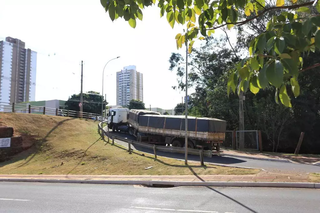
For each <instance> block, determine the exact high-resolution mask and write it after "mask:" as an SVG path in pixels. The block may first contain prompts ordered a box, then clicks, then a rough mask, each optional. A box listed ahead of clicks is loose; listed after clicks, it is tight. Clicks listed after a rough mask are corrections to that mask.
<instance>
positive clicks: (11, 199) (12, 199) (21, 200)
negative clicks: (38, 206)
mask: <svg viewBox="0 0 320 213" xmlns="http://www.w3.org/2000/svg"><path fill="white" fill-rule="evenodd" d="M0 201H19V202H29V201H30V200H27V199H14V198H1V197H0Z"/></svg>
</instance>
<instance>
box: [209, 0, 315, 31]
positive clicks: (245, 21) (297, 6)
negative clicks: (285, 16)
mask: <svg viewBox="0 0 320 213" xmlns="http://www.w3.org/2000/svg"><path fill="white" fill-rule="evenodd" d="M313 3H314V1H310V2H306V3H302V4H297V5H290V6H281V7H269V8H266V9H264V10H263V11H262V12H261V13H260V14H258V15H256V16H254V17H252V18H249V19H246V20H243V21H239V22H234V23H225V24H222V25H219V26H216V27H213V28H209V29H207V30H216V29H219V28H221V27H224V26H226V25H228V24H233V25H237V26H241V25H244V24H246V23H248V22H250V21H252V20H254V19H256V18H258V17H260V16H262V15H263V14H265V13H266V12H268V11H270V10H278V9H280V10H282V9H295V8H299V7H303V6H309V5H312V4H313Z"/></svg>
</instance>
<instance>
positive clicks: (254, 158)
mask: <svg viewBox="0 0 320 213" xmlns="http://www.w3.org/2000/svg"><path fill="white" fill-rule="evenodd" d="M221 156H226V157H236V158H247V159H252V160H264V161H275V162H284V163H297V162H293V161H291V160H288V159H273V158H256V157H248V156H243V155H232V154H221Z"/></svg>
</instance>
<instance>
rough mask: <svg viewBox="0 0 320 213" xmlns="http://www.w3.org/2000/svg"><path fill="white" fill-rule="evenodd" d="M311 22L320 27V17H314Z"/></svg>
mask: <svg viewBox="0 0 320 213" xmlns="http://www.w3.org/2000/svg"><path fill="white" fill-rule="evenodd" d="M311 22H312V23H313V24H314V25H316V26H317V27H320V16H316V17H312V18H311Z"/></svg>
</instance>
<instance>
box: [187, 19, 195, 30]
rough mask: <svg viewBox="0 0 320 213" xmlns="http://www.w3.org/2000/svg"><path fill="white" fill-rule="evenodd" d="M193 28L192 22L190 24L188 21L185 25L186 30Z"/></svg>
mask: <svg viewBox="0 0 320 213" xmlns="http://www.w3.org/2000/svg"><path fill="white" fill-rule="evenodd" d="M194 26H195V25H194V24H193V23H192V22H190V21H189V22H188V24H187V28H188V29H190V28H191V27H194Z"/></svg>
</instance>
